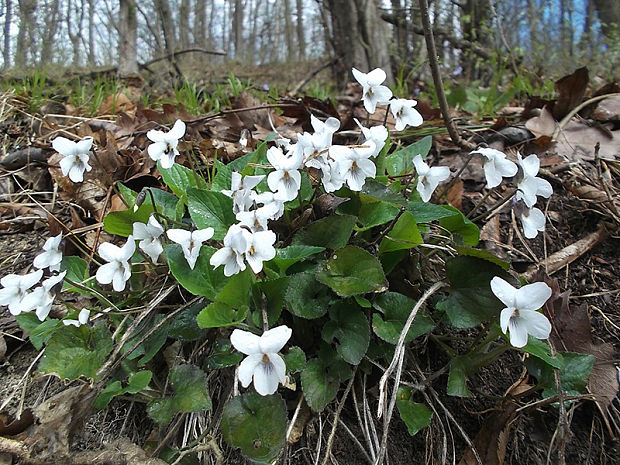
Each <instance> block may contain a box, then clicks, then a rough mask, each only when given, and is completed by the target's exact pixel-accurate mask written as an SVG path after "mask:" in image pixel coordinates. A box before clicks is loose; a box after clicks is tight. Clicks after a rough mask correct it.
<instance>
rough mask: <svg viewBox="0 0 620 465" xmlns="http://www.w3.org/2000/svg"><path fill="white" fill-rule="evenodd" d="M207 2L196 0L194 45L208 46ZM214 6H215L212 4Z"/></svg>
mask: <svg viewBox="0 0 620 465" xmlns="http://www.w3.org/2000/svg"><path fill="white" fill-rule="evenodd" d="M206 8H207V2H205V1H203V0H196V1H195V2H194V45H195V46H196V47H201V48H206V47H207V10H206ZM211 8H213V6H211Z"/></svg>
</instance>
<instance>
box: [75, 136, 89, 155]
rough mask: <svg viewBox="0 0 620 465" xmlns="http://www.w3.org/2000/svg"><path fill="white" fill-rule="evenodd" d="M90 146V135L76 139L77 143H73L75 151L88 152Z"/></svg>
mask: <svg viewBox="0 0 620 465" xmlns="http://www.w3.org/2000/svg"><path fill="white" fill-rule="evenodd" d="M92 146H93V138H92V137H90V136H89V137H86V138H84V139H82V140H81V141H78V142H77V144H75V148H76V152H78V153H88V151H89V150H90V148H91V147H92Z"/></svg>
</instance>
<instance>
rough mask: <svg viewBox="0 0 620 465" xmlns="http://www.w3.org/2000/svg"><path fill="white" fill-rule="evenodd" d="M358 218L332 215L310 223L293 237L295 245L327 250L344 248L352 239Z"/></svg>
mask: <svg viewBox="0 0 620 465" xmlns="http://www.w3.org/2000/svg"><path fill="white" fill-rule="evenodd" d="M356 221H357V218H356V217H354V216H351V215H332V216H328V217H327V218H322V219H320V220H318V221H315V222H313V223H310V224H309V225H307V226H305V227H304V228H303V229H301V230H299V231H298V232H297V234H295V237H293V245H312V246H316V247H325V248H326V249H332V250H335V249H339V248H341V247H344V246H345V245H346V244H347V242H348V241H349V237H351V233H352V232H353V227H354V226H355V223H356Z"/></svg>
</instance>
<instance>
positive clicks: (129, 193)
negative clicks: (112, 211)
mask: <svg viewBox="0 0 620 465" xmlns="http://www.w3.org/2000/svg"><path fill="white" fill-rule="evenodd" d="M116 187H117V188H118V190H119V192H120V193H121V195H122V196H123V198H124V199H125V202H127V204H128V205H127V208H133V206H134V205H135V203H136V197H137V196H138V193H137V192H136V191H134V190H132V189H130V188H129V187H127V186H125V185H124V184H123V183H121V182H117V183H116Z"/></svg>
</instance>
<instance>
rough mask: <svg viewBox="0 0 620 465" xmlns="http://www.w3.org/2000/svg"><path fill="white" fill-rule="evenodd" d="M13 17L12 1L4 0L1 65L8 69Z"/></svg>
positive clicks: (9, 65)
mask: <svg viewBox="0 0 620 465" xmlns="http://www.w3.org/2000/svg"><path fill="white" fill-rule="evenodd" d="M12 19H13V3H12V2H11V0H6V5H5V8H4V50H3V59H4V61H3V63H2V65H3V67H4V68H5V69H8V68H10V67H11V20H12Z"/></svg>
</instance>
